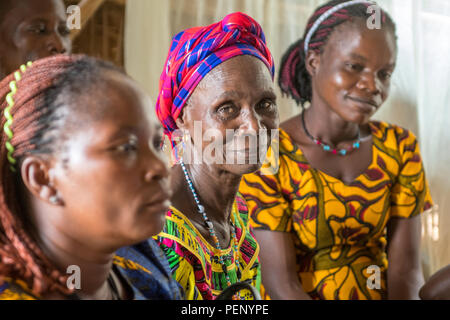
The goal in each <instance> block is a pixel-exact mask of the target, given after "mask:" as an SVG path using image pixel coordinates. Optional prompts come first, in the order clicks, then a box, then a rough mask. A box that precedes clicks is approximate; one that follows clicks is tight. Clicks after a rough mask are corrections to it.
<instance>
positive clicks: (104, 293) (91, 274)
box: [37, 210, 115, 300]
mask: <svg viewBox="0 0 450 320" xmlns="http://www.w3.org/2000/svg"><path fill="white" fill-rule="evenodd" d="M49 211H50V210H47V213H48V212H49ZM49 216H52V215H51V214H50V215H46V217H43V218H42V219H38V225H37V226H38V230H40V231H41V232H40V234H39V236H38V238H39V239H38V243H39V246H40V248H41V249H42V250H43V252H44V254H45V255H46V256H47V257H48V258H49V259H50V261H52V262H53V264H54V265H55V266H56V267H57V268H58V269H59V270H60V271H61V273H62V274H68V275H74V273H73V271H72V272H69V273H67V270H68V267H69V266H77V267H79V270H80V273H81V274H80V275H79V276H80V285H81V289H79V290H75V293H76V294H77V295H78V296H79V297H80V298H83V299H94V300H96V299H102V300H103V299H110V297H111V293H110V289H109V287H108V284H107V279H108V276H109V274H110V272H111V269H112V261H113V257H114V252H115V250H113V249H105V250H102V249H99V248H98V247H96V248H93V246H92V242H91V243H89V242H90V241H92V239H86V240H88V241H85V242H84V241H80V240H79V237H77V238H75V237H73V236H71V235H70V234H69V233H68V232H66V231H65V230H64V229H63V228H61V227H59V226H60V224H57V223H54V222H53V221H51V219H49V218H48V217H49Z"/></svg>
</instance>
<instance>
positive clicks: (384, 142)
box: [239, 122, 432, 300]
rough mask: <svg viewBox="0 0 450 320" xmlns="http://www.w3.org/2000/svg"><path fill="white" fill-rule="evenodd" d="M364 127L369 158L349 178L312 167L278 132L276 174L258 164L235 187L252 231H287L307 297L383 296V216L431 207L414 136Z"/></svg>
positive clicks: (385, 127) (406, 215) (385, 219)
mask: <svg viewBox="0 0 450 320" xmlns="http://www.w3.org/2000/svg"><path fill="white" fill-rule="evenodd" d="M370 127H371V130H372V137H373V157H372V162H371V164H370V165H369V167H368V168H367V169H366V170H365V172H364V173H362V174H361V175H360V176H358V177H357V178H356V179H355V180H354V181H353V182H352V183H350V184H345V183H344V182H342V181H340V180H339V179H336V178H334V177H332V176H330V175H327V174H326V173H324V172H322V171H319V170H316V169H314V168H312V167H311V166H310V165H309V164H308V162H307V160H306V158H305V157H304V155H303V153H302V151H301V150H300V149H299V147H298V146H297V145H296V144H295V143H293V141H292V140H291V138H290V137H289V136H288V135H287V133H286V132H284V131H283V130H280V144H279V170H278V172H277V173H276V174H265V175H264V174H262V173H261V172H265V171H264V169H265V168H264V166H263V169H261V171H259V172H257V173H254V174H249V175H246V176H244V178H243V180H242V184H241V186H240V190H239V191H240V192H241V194H242V195H243V196H244V198H245V199H246V201H247V205H248V208H249V211H250V215H251V223H252V225H253V227H254V228H255V229H264V230H271V231H279V232H287V233H293V234H294V238H295V247H296V257H297V267H298V274H299V279H300V281H301V283H302V286H303V288H304V290H305V291H306V292H307V293H308V294H309V295H310V296H311V297H312V298H313V299H327V300H338V299H345V300H347V299H383V298H385V297H386V270H387V266H388V261H387V255H386V225H387V223H388V221H389V219H390V218H391V217H399V218H410V217H414V216H416V215H418V214H420V213H421V212H423V211H424V210H427V209H428V208H430V207H431V205H432V200H431V197H430V194H429V190H428V186H427V181H426V179H425V173H424V169H423V164H422V159H421V156H420V152H419V146H418V143H417V140H416V138H415V137H414V135H413V134H412V133H411V132H409V131H408V130H405V129H402V128H400V127H398V126H394V125H389V124H387V123H384V122H371V123H370ZM370 266H377V267H370ZM369 267H370V268H369ZM377 271H379V272H378V273H379V274H380V282H379V284H380V285H378V286H377V285H376V284H377V283H376V282H374V281H373V280H376V279H374V278H373V277H371V276H372V275H375V274H376V273H377ZM368 280H370V281H368ZM369 282H370V285H369V286H368V283H369ZM262 283H263V284H264V279H262ZM374 284H375V285H374ZM369 287H370V288H371V289H369ZM377 287H378V288H377Z"/></svg>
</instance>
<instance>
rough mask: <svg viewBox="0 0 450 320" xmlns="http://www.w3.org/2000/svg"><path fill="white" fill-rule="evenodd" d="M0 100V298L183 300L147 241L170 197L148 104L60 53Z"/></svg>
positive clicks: (18, 79) (24, 71)
mask: <svg viewBox="0 0 450 320" xmlns="http://www.w3.org/2000/svg"><path fill="white" fill-rule="evenodd" d="M0 99H1V111H2V113H1V114H2V118H1V121H0V125H1V127H2V128H3V129H4V130H2V132H1V133H0V182H1V184H0V300H1V299H19V300H22V299H101V300H103V299H179V298H181V297H182V291H181V290H180V287H179V285H178V284H177V283H176V282H175V281H174V280H173V279H172V278H171V274H170V271H169V266H168V263H167V260H165V258H164V256H163V255H162V252H161V251H160V249H159V247H158V246H157V245H156V243H155V242H152V241H145V240H147V239H148V238H149V237H151V236H153V235H156V234H158V233H159V232H160V231H161V229H162V227H163V225H164V221H165V213H166V211H167V209H168V207H169V205H170V201H169V198H170V195H171V193H170V189H169V185H168V168H167V167H166V165H165V162H164V161H163V160H162V159H161V158H160V156H161V149H160V144H161V139H162V130H161V127H160V125H159V124H157V123H156V122H153V121H152V120H151V115H150V114H149V110H152V103H151V101H150V99H149V98H148V96H147V95H145V93H144V92H143V91H142V90H141V89H140V88H139V87H138V86H137V84H136V83H135V82H134V81H133V80H131V79H130V78H129V77H127V76H126V75H125V74H124V73H123V72H122V71H121V70H119V69H117V68H116V67H114V66H112V65H111V64H109V63H106V62H102V61H99V60H95V59H93V58H89V57H86V56H67V55H58V56H54V57H48V58H44V59H42V60H38V61H35V62H34V63H32V64H31V63H29V64H27V65H26V66H25V65H23V66H21V68H20V70H18V71H16V72H15V73H14V74H11V75H9V76H7V77H6V78H5V79H4V80H3V81H2V82H1V83H0ZM143 241H145V242H143ZM133 245H134V246H133ZM125 246H131V247H127V248H122V247H125ZM138 248H139V251H142V252H146V253H147V254H146V256H145V259H143V258H142V256H141V255H139V254H138V253H137V252H138ZM119 249H120V250H119ZM117 250H118V251H117ZM116 251H117V253H116ZM77 269H78V271H79V272H80V273H76V272H77V271H76V270H77ZM67 272H69V273H67ZM69 276H71V278H70V279H69ZM77 279H78V281H79V285H80V287H76V288H73V287H71V285H74V286H75V285H77Z"/></svg>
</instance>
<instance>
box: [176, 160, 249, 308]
mask: <svg viewBox="0 0 450 320" xmlns="http://www.w3.org/2000/svg"><path fill="white" fill-rule="evenodd" d="M180 165H181V169H182V170H183V173H184V177H185V178H186V182H187V184H188V186H189V189H190V190H191V193H192V195H193V197H194V200H195V203H196V205H197V210H198V212H199V213H200V214H201V215H202V216H203V220H205V224H206V227H207V228H208V231H209V234H210V235H211V238H212V239H213V240H214V244H215V247H216V249H217V250H219V251H220V250H222V248H221V246H220V242H219V238H217V235H216V232H215V230H214V225H213V223H212V222H211V220H209V218H208V216H207V215H206V212H205V207H204V206H202V204H201V203H200V200H199V198H198V195H197V192H196V191H195V188H194V184H193V183H192V180H191V178H190V177H189V174H188V171H187V169H186V165H185V164H184V162H183V161H180ZM230 222H231V237H232V239H233V241H234V244H233V249H234V250H233V258H234V261H235V263H236V274H237V273H238V271H239V267H240V265H239V256H238V239H237V236H236V225H235V224H234V223H233V221H231V219H230ZM218 258H219V262H220V264H221V266H222V270H223V273H224V274H225V279H226V281H227V286H231V280H230V276H229V275H228V270H227V266H226V264H225V261H224V259H223V256H221V255H219V256H218ZM242 299H243V298H242V297H241V295H240V294H239V293H238V294H236V295H234V296H233V300H242Z"/></svg>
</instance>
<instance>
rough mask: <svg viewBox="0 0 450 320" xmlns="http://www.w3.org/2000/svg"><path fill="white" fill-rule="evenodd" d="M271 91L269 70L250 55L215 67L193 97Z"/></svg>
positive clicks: (271, 83)
mask: <svg viewBox="0 0 450 320" xmlns="http://www.w3.org/2000/svg"><path fill="white" fill-rule="evenodd" d="M267 90H270V91H272V90H273V82H272V77H271V74H270V71H269V69H268V68H267V66H266V65H265V64H264V63H263V62H262V61H261V60H260V59H258V58H256V57H254V56H251V55H242V56H237V57H233V58H231V59H229V60H226V61H225V62H223V63H221V64H220V65H218V66H217V67H215V68H214V69H213V70H211V72H209V73H208V74H207V75H206V76H205V77H204V78H203V79H202V80H201V81H200V83H199V85H198V86H197V88H196V89H195V91H194V93H193V94H192V95H193V96H195V95H202V96H204V95H210V96H215V95H220V93H222V92H223V91H234V92H241V93H252V92H253V93H258V92H260V91H267Z"/></svg>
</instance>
